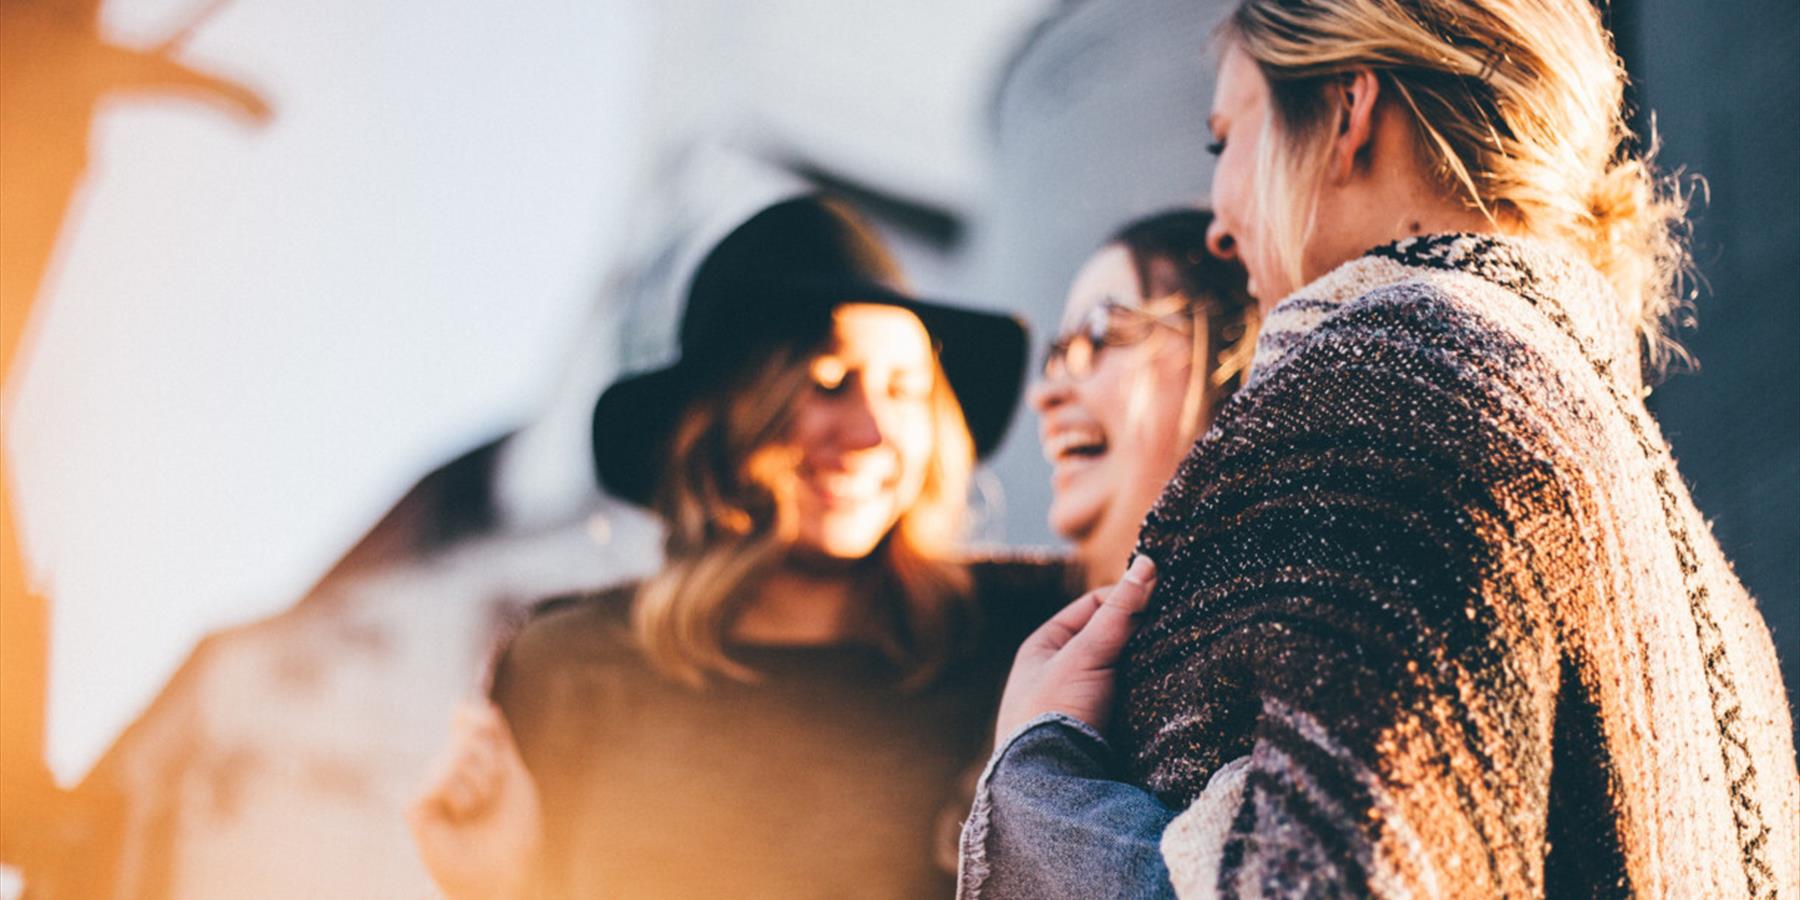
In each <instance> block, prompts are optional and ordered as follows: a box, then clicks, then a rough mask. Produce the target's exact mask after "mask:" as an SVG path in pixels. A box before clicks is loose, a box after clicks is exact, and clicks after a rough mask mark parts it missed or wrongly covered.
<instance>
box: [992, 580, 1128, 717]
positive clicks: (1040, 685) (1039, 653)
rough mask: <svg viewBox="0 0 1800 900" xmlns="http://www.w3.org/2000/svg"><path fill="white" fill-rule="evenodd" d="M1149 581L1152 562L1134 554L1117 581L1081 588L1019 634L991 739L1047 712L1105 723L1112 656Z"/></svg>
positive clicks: (1120, 646)
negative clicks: (1023, 635)
mask: <svg viewBox="0 0 1800 900" xmlns="http://www.w3.org/2000/svg"><path fill="white" fill-rule="evenodd" d="M1155 583H1156V564H1155V563H1152V562H1151V561H1150V558H1149V557H1146V556H1139V557H1138V558H1136V559H1134V560H1132V561H1131V568H1129V569H1126V570H1125V577H1124V578H1122V579H1120V580H1119V582H1118V583H1117V584H1113V585H1109V586H1107V587H1102V588H1095V589H1094V590H1091V591H1089V592H1087V593H1085V594H1083V595H1081V596H1080V597H1078V598H1076V599H1075V602H1073V603H1070V604H1069V605H1068V606H1065V607H1063V608H1062V611H1061V612H1059V613H1057V614H1056V615H1055V616H1053V617H1051V619H1050V621H1048V622H1045V623H1044V624H1043V625H1041V626H1039V627H1038V630H1036V631H1034V632H1032V633H1031V636H1030V637H1028V638H1026V639H1025V643H1024V644H1022V645H1020V647H1019V654H1018V656H1017V657H1015V658H1014V659H1013V668H1012V674H1011V675H1009V676H1007V679H1006V693H1005V694H1004V695H1002V696H1001V698H1000V716H999V723H998V724H997V725H996V727H995V732H996V733H995V736H994V737H995V742H996V744H997V743H998V742H999V741H1004V740H1006V738H1007V737H1008V736H1010V735H1011V734H1012V733H1013V732H1014V731H1017V730H1018V729H1019V727H1020V726H1022V725H1024V724H1025V723H1026V722H1029V721H1031V720H1032V719H1035V718H1037V717H1038V716H1040V715H1043V714H1044V713H1047V712H1059V713H1062V714H1064V715H1067V716H1070V717H1072V718H1075V719H1079V720H1081V721H1083V722H1086V723H1087V724H1089V725H1092V726H1094V727H1095V728H1105V727H1106V719H1107V715H1108V714H1109V713H1110V712H1111V711H1112V695H1113V680H1114V679H1113V664H1114V663H1116V662H1117V661H1118V659H1119V651H1120V650H1122V649H1124V647H1125V641H1126V639H1127V638H1130V637H1131V633H1132V631H1134V630H1136V628H1137V622H1136V621H1135V619H1134V617H1135V616H1136V615H1137V614H1138V613H1140V612H1143V611H1144V605H1145V604H1146V603H1148V602H1149V600H1150V588H1151V586H1152V585H1154V584H1155Z"/></svg>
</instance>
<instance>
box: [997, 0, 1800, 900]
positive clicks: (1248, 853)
mask: <svg viewBox="0 0 1800 900" xmlns="http://www.w3.org/2000/svg"><path fill="white" fill-rule="evenodd" d="M1224 47H1225V53H1224V57H1223V61H1222V67H1221V70H1220V75H1219V79H1218V82H1217V92H1216V95H1215V99H1214V105H1213V110H1212V116H1211V126H1212V129H1213V132H1214V135H1215V137H1216V140H1217V143H1216V144H1215V145H1214V146H1215V151H1216V152H1218V153H1219V155H1220V159H1219V165H1218V168H1217V170H1216V172H1215V178H1214V183H1213V201H1214V204H1215V211H1216V214H1217V216H1218V218H1217V220H1216V221H1215V223H1214V227H1213V242H1214V246H1215V248H1217V249H1219V250H1220V251H1222V252H1228V253H1231V254H1233V255H1235V256H1236V257H1237V258H1239V259H1241V260H1242V261H1243V262H1244V263H1245V265H1246V267H1247V268H1248V270H1249V273H1250V282H1249V284H1250V290H1251V293H1252V294H1254V295H1256V296H1257V297H1258V298H1259V299H1260V300H1262V301H1263V302H1265V303H1270V304H1272V306H1273V308H1272V309H1271V311H1270V313H1269V315H1268V316H1267V317H1266V324H1265V330H1264V332H1263V334H1262V337H1261V338H1260V341H1259V344H1258V348H1257V354H1256V359H1255V361H1254V368H1253V372H1252V376H1251V379H1250V383H1249V384H1248V385H1247V386H1246V387H1245V388H1244V390H1243V391H1242V392H1241V393H1240V394H1239V395H1238V396H1237V398H1235V399H1234V401H1233V402H1232V403H1231V404H1229V405H1228V406H1227V408H1226V409H1225V410H1223V411H1222V413H1221V415H1220V416H1219V419H1218V421H1217V422H1216V423H1215V425H1214V427H1213V429H1212V431H1211V432H1209V434H1208V435H1207V437H1206V438H1205V439H1204V440H1203V441H1202V442H1201V443H1200V444H1199V445H1197V446H1196V448H1195V450H1194V452H1193V454H1191V455H1190V456H1189V457H1188V458H1187V459H1186V460H1185V461H1184V462H1183V463H1182V465H1181V468H1180V469H1179V471H1178V473H1177V475H1176V477H1175V480H1174V481H1173V482H1172V483H1171V485H1170V487H1169V489H1168V491H1167V492H1166V493H1165V494H1164V496H1163V497H1162V498H1161V499H1160V500H1159V501H1158V503H1157V506H1156V508H1155V509H1154V510H1153V511H1152V513H1151V515H1150V517H1149V519H1148V521H1147V523H1146V526H1145V529H1144V532H1143V535H1142V540H1141V542H1140V545H1139V546H1140V550H1141V551H1142V552H1143V554H1144V555H1145V556H1146V557H1148V558H1151V559H1154V560H1155V566H1154V568H1155V570H1156V574H1155V582H1154V583H1155V588H1154V591H1151V590H1150V588H1149V584H1150V581H1151V578H1150V572H1149V571H1148V570H1149V569H1150V568H1151V567H1150V566H1149V565H1147V564H1134V571H1133V572H1130V573H1128V574H1127V577H1126V579H1125V580H1123V581H1122V582H1121V583H1120V586H1119V587H1118V588H1117V589H1114V590H1113V591H1111V592H1110V593H1109V594H1107V597H1106V601H1105V602H1104V603H1103V604H1097V605H1095V606H1092V607H1089V608H1086V609H1075V610H1073V611H1066V612H1065V613H1062V614H1059V616H1058V618H1057V620H1056V621H1054V622H1053V623H1052V624H1051V625H1047V626H1046V628H1045V629H1044V630H1043V631H1041V632H1040V633H1039V634H1037V635H1035V636H1034V637H1033V638H1032V639H1030V640H1028V642H1027V644H1026V647H1025V648H1023V649H1022V650H1021V653H1020V659H1019V662H1018V664H1017V665H1016V667H1015V670H1014V672H1013V674H1012V676H1011V678H1010V680H1009V684H1008V689H1007V695H1006V698H1005V700H1004V701H1003V704H1002V718H1001V722H1000V725H999V731H1000V733H1001V735H1002V740H1001V743H1000V749H999V751H998V752H997V753H996V756H995V757H994V759H993V760H991V761H990V765H989V768H988V770H987V772H986V773H985V774H984V777H983V781H982V786H981V789H980V791H979V793H978V795H977V799H976V804H975V810H974V813H973V814H972V816H971V818H970V821H969V824H968V826H967V828H966V829H965V833H964V857H963V870H962V894H963V895H964V896H967V897H976V896H980V897H1023V896H1031V897H1058V896H1080V897H1099V896H1156V895H1159V894H1166V893H1168V892H1170V891H1171V889H1172V890H1173V892H1175V893H1177V894H1180V895H1182V896H1215V895H1230V896H1238V895H1256V896H1261V895H1292V894H1306V895H1315V894H1317V895H1327V894H1329V895H1339V894H1349V895H1359V894H1378V895H1403V894H1424V895H1432V896H1492V895H1508V896H1513V895H1525V896H1530V895H1543V894H1550V895H1556V896H1563V895H1580V896H1589V895H1619V894H1635V893H1642V894H1647V895H1655V896H1696V897H1697V896H1707V897H1720V896H1757V897H1762V896H1770V895H1775V894H1783V895H1792V894H1795V893H1796V892H1800V847H1797V846H1796V834H1795V829H1794V828H1793V827H1792V825H1793V823H1794V822H1795V821H1797V820H1800V778H1797V777H1796V773H1795V767H1794V748H1793V744H1792V737H1791V735H1792V731H1791V724H1790V719H1789V713H1788V710H1787V707H1786V700H1785V697H1784V693H1783V691H1782V686H1781V683H1780V675H1779V673H1778V670H1777V668H1776V664H1775V656H1774V650H1773V647H1772V645H1771V642H1770V640H1769V635H1768V631H1767V628H1766V626H1765V625H1764V624H1763V622H1762V619H1761V617H1760V616H1759V614H1758V613H1757V611H1756V607H1755V604H1754V602H1753V601H1752V600H1751V599H1750V598H1749V597H1748V596H1747V595H1746V593H1745V591H1744V589H1743V587H1742V586H1741V585H1740V584H1739V583H1738V581H1737V579H1736V578H1735V577H1734V576H1733V575H1732V573H1731V570H1730V567H1729V565H1728V564H1727V562H1726V561H1725V559H1724V556H1723V554H1722V553H1721V552H1720V551H1719V548H1718V546H1717V544H1716V543H1715V542H1714V540H1713V539H1712V537H1711V534H1710V530H1709V528H1708V526H1707V523H1706V521H1705V520H1704V519H1703V518H1702V517H1701V516H1700V514H1699V513H1698V511H1696V509H1695V508H1694V506H1693V503H1692V501H1691V500H1690V498H1689V496H1688V493H1687V491H1686V489H1685V486H1684V485H1683V483H1682V481H1681V478H1680V475H1679V474H1678V473H1677V472H1676V470H1675V468H1674V464H1673V461H1672V460H1671V459H1670V457H1669V453H1668V449H1667V445H1666V444H1665V443H1664V441H1663V440H1662V438H1661V436H1660V434H1659V432H1658V431H1657V428H1656V425H1655V423H1654V421H1652V420H1651V418H1650V417H1649V415H1648V413H1647V412H1646V411H1645V408H1644V405H1643V402H1642V397H1643V374H1644V372H1645V371H1646V370H1651V371H1654V369H1655V367H1656V365H1657V364H1658V363H1659V362H1660V361H1661V360H1662V359H1663V358H1664V357H1666V356H1667V355H1668V354H1669V353H1670V352H1671V350H1670V347H1669V344H1668V342H1667V340H1666V338H1665V336H1664V332H1663V330H1662V329H1663V320H1664V316H1665V313H1666V312H1667V310H1668V309H1669V308H1670V306H1671V305H1672V304H1673V302H1674V292H1673V289H1672V282H1673V279H1674V277H1675V275H1676V274H1677V273H1678V272H1679V271H1680V268H1681V263H1682V261H1683V260H1684V259H1685V257H1684V254H1683V251H1682V247H1681V244H1680V242H1679V240H1677V238H1678V236H1679V235H1680V234H1681V231H1682V216H1683V211H1682V204H1681V201H1680V198H1679V197H1678V196H1677V195H1676V194H1675V193H1673V192H1672V190H1671V188H1670V187H1669V185H1668V184H1667V183H1666V182H1665V181H1662V180H1660V179H1659V178H1658V177H1657V176H1656V175H1655V174H1654V170H1653V169H1652V168H1651V167H1650V164H1649V163H1648V162H1647V161H1646V160H1645V159H1644V157H1643V156H1642V155H1640V154H1639V153H1638V152H1636V151H1635V150H1634V149H1633V148H1634V146H1635V143H1634V141H1633V140H1632V137H1631V135H1630V133H1629V131H1628V130H1627V128H1626V124H1625V120H1624V117H1623V111H1622V105H1621V95H1622V91H1623V84H1622V66H1621V65H1620V63H1619V60H1618V57H1617V56H1616V55H1615V54H1614V52H1613V50H1612V48H1611V45H1610V42H1609V40H1608V37H1607V35H1606V33H1605V31H1604V29H1603V28H1602V26H1601V23H1600V19H1599V13H1598V12H1597V11H1596V9H1595V8H1594V7H1593V6H1592V5H1590V4H1588V3H1586V2H1583V0H1531V2H1526V0H1486V2H1481V3H1475V2H1456V0H1443V2H1436V3H1430V4H1425V3H1417V2H1404V3H1382V2H1375V0H1312V2H1308V3H1304V4H1301V3H1295V2H1292V0H1243V2H1242V3H1241V5H1240V6H1239V7H1238V8H1237V10H1236V11H1235V13H1234V14H1233V15H1232V16H1231V18H1230V19H1229V21H1228V24H1227V25H1226V28H1225V41H1224ZM1283 297H1285V298H1286V299H1281V298H1283ZM1277 300H1279V303H1275V302H1274V301H1277ZM1140 612H1141V614H1142V616H1143V618H1144V624H1143V625H1142V629H1141V631H1140V632H1139V633H1138V634H1136V636H1135V637H1134V638H1132V643H1131V645H1130V647H1129V652H1127V653H1126V654H1125V656H1124V658H1123V660H1122V662H1120V663H1119V664H1118V665H1119V681H1120V682H1121V693H1122V698H1123V702H1122V704H1121V707H1122V709H1121V712H1122V714H1121V715H1120V716H1119V719H1118V722H1117V729H1116V730H1115V731H1113V732H1112V736H1111V738H1108V737H1107V736H1105V735H1103V734H1102V732H1101V731H1100V730H1099V729H1100V728H1101V727H1103V726H1106V725H1107V724H1108V718H1109V709H1108V703H1109V701H1110V700H1111V693H1110V687H1111V684H1112V676H1113V666H1114V663H1115V658H1116V657H1117V655H1118V653H1119V649H1120V647H1121V646H1122V645H1124V643H1125V640H1126V638H1127V635H1129V634H1130V632H1131V630H1132V627H1133V619H1134V615H1135V614H1139V613H1140ZM1126 779H1129V780H1130V781H1131V782H1133V783H1135V784H1136V785H1141V786H1144V787H1146V788H1148V791H1145V790H1139V789H1138V788H1136V787H1133V786H1132V785H1130V784H1125V783H1122V782H1123V781H1124V780H1126Z"/></svg>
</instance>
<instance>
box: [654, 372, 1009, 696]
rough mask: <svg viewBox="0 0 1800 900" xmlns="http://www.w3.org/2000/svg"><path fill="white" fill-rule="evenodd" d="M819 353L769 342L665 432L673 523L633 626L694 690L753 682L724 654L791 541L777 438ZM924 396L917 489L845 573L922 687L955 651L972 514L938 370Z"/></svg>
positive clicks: (962, 452)
mask: <svg viewBox="0 0 1800 900" xmlns="http://www.w3.org/2000/svg"><path fill="white" fill-rule="evenodd" d="M812 357H813V353H812V352H810V351H807V350H804V349H792V348H783V349H778V350H775V351H773V352H772V353H771V355H770V356H769V357H768V358H767V359H765V360H764V361H763V362H762V363H761V364H760V365H757V366H753V367H752V370H751V372H750V373H749V375H748V376H747V377H743V378H739V379H735V380H734V381H733V383H732V384H731V385H729V386H727V387H725V388H724V389H723V390H720V391H715V392H711V393H708V394H705V395H703V396H700V397H698V398H697V399H696V400H694V401H693V402H692V403H691V404H690V406H689V407H688V409H687V410H686V412H685V413H684V414H683V416H682V418H681V421H680V424H679V425H678V426H677V427H676V429H675V432H674V435H673V437H672V438H671V440H670V447H669V459H668V463H667V465H666V467H665V469H664V474H663V477H662V482H661V484H659V485H658V489H657V494H656V498H655V502H654V507H655V509H656V511H657V512H658V513H659V514H660V515H661V517H662V519H663V521H664V523H665V524H666V526H667V528H668V533H667V537H666V538H665V542H664V548H665V555H666V561H665V563H664V566H663V568H662V570H661V571H660V572H658V573H657V574H655V575H653V576H651V577H650V578H649V579H647V580H646V581H645V582H644V583H643V584H642V585H641V586H640V587H639V589H638V591H637V594H636V596H635V598H634V600H633V603H632V609H631V624H632V630H633V633H634V635H635V637H636V638H637V641H638V643H639V645H640V646H641V647H642V648H643V650H644V653H645V654H646V656H647V657H648V658H649V660H650V662H651V664H652V665H653V666H654V667H655V668H657V669H658V670H659V671H661V672H663V673H664V674H665V675H668V676H669V677H671V678H674V679H676V680H678V681H681V682H684V683H686V684H690V685H693V686H696V687H698V686H702V685H704V684H705V683H706V682H707V680H708V678H709V677H713V676H722V677H726V678H731V679H735V680H739V681H755V680H756V679H757V677H758V675H757V673H756V672H755V671H753V670H751V669H749V668H748V667H746V666H744V665H743V664H741V663H739V662H737V661H735V660H733V659H732V658H731V656H730V654H729V653H728V652H727V647H726V643H727V636H728V634H729V631H730V628H731V624H732V621H733V620H734V618H735V617H736V615H737V613H738V612H739V611H740V610H741V609H742V607H743V604H744V603H745V602H747V600H748V599H749V598H750V597H751V596H752V594H753V591H754V590H755V588H756V586H757V584H758V582H760V581H761V580H762V579H763V578H765V577H767V576H768V575H769V574H770V573H771V572H772V571H773V570H774V569H775V568H777V567H779V566H781V565H782V564H783V563H784V562H785V560H786V559H787V558H788V554H789V551H790V550H791V549H792V546H793V541H794V535H795V532H796V524H797V523H796V522H795V519H794V516H795V513H794V502H793V487H794V486H793V483H792V479H793V473H794V463H795V460H794V459H793V457H792V455H791V454H790V453H787V452H784V450H783V449H782V448H781V447H780V441H781V440H782V438H783V437H784V436H785V435H786V434H787V432H788V429H789V428H790V426H791V425H792V422H793V418H794V409H795V403H794V401H795V399H796V398H797V397H799V396H801V393H802V392H803V391H806V390H810V389H811V387H812V381H811V378H812V375H811V372H810V363H811V360H812ZM935 368H936V371H935V373H934V378H933V386H932V390H931V397H930V404H931V410H932V425H933V430H934V435H933V443H932V447H933V450H932V454H931V459H930V461H929V463H928V465H927V470H926V476H925V483H924V486H923V488H922V489H921V492H920V495H919V497H918V499H917V500H916V501H915V502H914V503H913V504H912V506H911V507H909V508H908V509H907V510H906V511H905V512H904V513H902V514H901V516H900V519H899V521H898V522H897V523H896V524H895V525H894V528H893V529H892V530H891V531H890V532H889V533H888V535H887V537H886V538H885V539H883V540H882V541H881V543H880V545H878V546H877V548H876V549H875V551H874V552H873V554H872V555H871V557H870V559H869V560H868V562H869V563H871V564H870V565H867V566H863V567H860V568H859V571H858V572H857V574H856V575H854V576H853V577H855V578H857V579H859V581H861V584H860V585H859V588H860V596H864V597H866V598H868V603H869V604H870V607H869V609H867V610H866V612H867V613H868V614H869V617H870V622H871V623H872V625H873V626H874V628H873V629H872V630H873V633H874V636H875V639H876V641H877V644H878V646H879V648H880V649H881V650H882V651H883V652H884V653H885V654H886V655H887V656H888V657H889V658H890V659H891V660H893V662H894V663H895V664H896V665H898V666H899V667H900V668H901V669H902V671H903V672H904V673H905V677H904V683H905V684H907V685H910V686H919V685H923V684H926V683H928V682H929V681H931V679H932V678H933V677H935V676H936V675H937V673H938V672H940V671H941V670H942V669H943V667H944V665H945V664H946V663H947V662H948V661H949V660H950V659H951V658H952V656H954V655H955V653H956V652H958V651H959V650H960V649H961V648H960V647H959V645H958V642H959V640H960V639H961V638H962V637H963V636H965V635H966V634H968V632H969V627H968V626H969V624H970V622H971V615H972V612H971V610H972V598H971V596H970V579H969V574H968V571H967V568H966V567H965V566H963V565H962V564H960V563H958V562H955V561H953V560H952V556H951V554H952V553H953V552H954V551H955V549H956V545H957V543H958V542H959V540H960V538H961V534H962V527H963V524H964V520H965V518H966V509H967V499H968V485H969V475H970V471H971V470H972V468H973V467H974V457H975V452H974V444H973V441H972V440H971V438H970V437H969V428H968V424H967V423H966V422H965V421H964V419H963V414H962V408H961V407H960V406H959V405H958V404H957V402H956V396H955V394H954V393H952V391H951V389H950V385H949V381H948V379H947V378H946V377H945V375H944V372H943V369H942V367H941V366H935Z"/></svg>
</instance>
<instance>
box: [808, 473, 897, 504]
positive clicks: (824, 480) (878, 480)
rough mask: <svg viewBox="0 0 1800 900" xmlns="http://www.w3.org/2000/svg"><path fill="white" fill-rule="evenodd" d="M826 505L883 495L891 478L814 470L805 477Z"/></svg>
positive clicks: (863, 500) (861, 501) (881, 475)
mask: <svg viewBox="0 0 1800 900" xmlns="http://www.w3.org/2000/svg"><path fill="white" fill-rule="evenodd" d="M806 483H807V484H808V485H809V486H810V487H811V488H812V490H813V493H815V494H817V495H818V496H819V498H820V499H822V500H824V501H825V502H826V504H827V505H831V506H838V505H852V504H858V503H867V502H869V501H872V500H877V499H880V498H881V497H883V496H885V495H886V493H887V491H888V489H889V488H890V487H891V486H892V483H893V479H892V478H890V477H888V476H886V475H883V474H879V473H864V472H854V473H852V472H830V473H826V472H815V473H813V474H812V475H811V476H810V477H808V478H807V479H806Z"/></svg>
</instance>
